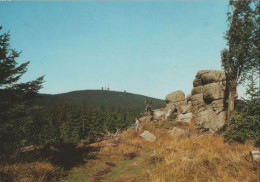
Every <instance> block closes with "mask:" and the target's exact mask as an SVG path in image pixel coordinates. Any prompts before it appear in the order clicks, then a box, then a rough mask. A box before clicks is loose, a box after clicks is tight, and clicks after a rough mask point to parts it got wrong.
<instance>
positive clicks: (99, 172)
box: [66, 124, 258, 182]
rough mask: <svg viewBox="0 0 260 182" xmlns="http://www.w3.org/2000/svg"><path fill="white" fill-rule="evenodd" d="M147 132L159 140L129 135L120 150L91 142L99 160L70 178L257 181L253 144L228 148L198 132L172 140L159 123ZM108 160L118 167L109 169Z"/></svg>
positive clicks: (113, 181) (148, 126)
mask: <svg viewBox="0 0 260 182" xmlns="http://www.w3.org/2000/svg"><path fill="white" fill-rule="evenodd" d="M156 126H157V127H156ZM160 126H164V125H163V124H162V125H160ZM143 129H146V130H148V131H151V132H153V133H154V134H155V135H156V136H157V140H156V141H155V142H153V143H150V142H146V141H143V140H142V139H141V138H140V137H139V134H140V133H141V131H139V134H137V133H135V131H126V132H124V133H123V134H122V135H120V137H119V139H120V140H119V141H120V142H119V144H118V146H117V147H113V146H112V145H111V141H109V140H108V141H103V142H100V143H96V144H93V146H96V147H101V150H100V152H97V153H96V156H97V158H96V159H92V160H89V161H87V163H86V164H85V165H84V166H79V167H76V168H74V169H73V170H71V171H70V174H69V176H68V177H67V178H66V180H67V181H72V182H73V181H95V180H96V181H98V180H100V179H101V180H102V181H110V182H120V181H121V182H123V181H145V182H166V181H175V182H186V181H198V182H205V181H212V182H213V181H217V182H218V181H224V182H225V181H228V182H237V181H243V182H247V181H248V182H249V181H252V182H253V181H257V178H258V176H257V170H256V166H255V165H254V164H253V163H252V162H251V159H250V156H249V151H250V150H253V149H255V148H254V146H253V143H251V142H248V143H246V144H232V145H229V144H227V143H224V142H223V138H222V137H221V136H210V135H204V136H199V135H198V133H196V132H195V130H193V131H192V132H191V136H190V138H187V137H184V136H183V137H179V138H174V137H171V136H169V134H168V131H169V130H168V129H166V128H164V127H162V128H158V125H155V124H154V125H153V124H144V126H143ZM129 156H134V157H133V158H129ZM106 162H111V163H113V164H114V166H112V167H108V166H107V165H106Z"/></svg>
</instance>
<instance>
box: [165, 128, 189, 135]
mask: <svg viewBox="0 0 260 182" xmlns="http://www.w3.org/2000/svg"><path fill="white" fill-rule="evenodd" d="M169 133H170V135H171V136H173V137H178V136H181V135H184V134H185V132H184V130H183V129H180V128H176V127H174V128H173V129H172V130H171V131H170V132H169Z"/></svg>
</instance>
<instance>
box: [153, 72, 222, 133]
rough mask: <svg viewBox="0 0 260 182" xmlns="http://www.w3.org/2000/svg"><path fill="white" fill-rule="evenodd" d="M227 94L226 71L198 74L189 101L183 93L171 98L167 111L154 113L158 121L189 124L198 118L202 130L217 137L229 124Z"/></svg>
mask: <svg viewBox="0 0 260 182" xmlns="http://www.w3.org/2000/svg"><path fill="white" fill-rule="evenodd" d="M225 90H226V76H225V73H224V72H223V71H217V70H201V71H198V73H197V75H196V77H195V79H194V81H193V88H192V91H191V94H189V95H188V96H187V97H186V99H185V95H184V93H183V92H182V91H180V90H178V91H175V92H172V93H170V94H168V95H167V96H166V98H165V100H166V102H167V105H166V107H165V108H162V109H157V110H154V119H155V120H161V119H165V120H172V121H177V122H185V123H189V122H191V121H192V118H194V120H195V123H196V124H197V125H199V127H201V128H204V129H206V130H210V131H211V132H213V133H214V132H216V131H219V130H220V129H222V128H223V127H224V126H225V123H226V112H225V106H224V103H225V100H224V99H225Z"/></svg>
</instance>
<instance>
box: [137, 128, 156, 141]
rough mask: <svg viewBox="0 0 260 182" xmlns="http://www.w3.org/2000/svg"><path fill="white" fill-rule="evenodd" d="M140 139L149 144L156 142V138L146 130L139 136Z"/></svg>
mask: <svg viewBox="0 0 260 182" xmlns="http://www.w3.org/2000/svg"><path fill="white" fill-rule="evenodd" d="M140 137H142V138H143V139H144V140H147V141H149V142H153V141H155V140H156V137H155V136H154V135H153V134H152V133H150V132H149V131H146V130H145V131H144V132H143V133H142V134H141V135H140Z"/></svg>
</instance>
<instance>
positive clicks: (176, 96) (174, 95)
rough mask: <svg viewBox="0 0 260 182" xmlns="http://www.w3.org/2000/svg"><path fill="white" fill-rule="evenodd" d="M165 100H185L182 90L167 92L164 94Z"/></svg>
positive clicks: (171, 101)
mask: <svg viewBox="0 0 260 182" xmlns="http://www.w3.org/2000/svg"><path fill="white" fill-rule="evenodd" d="M165 100H166V102H167V103H176V102H181V101H184V100H185V94H184V93H183V91H181V90H178V91H175V92H172V93H170V94H168V95H167V96H166V98H165Z"/></svg>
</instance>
